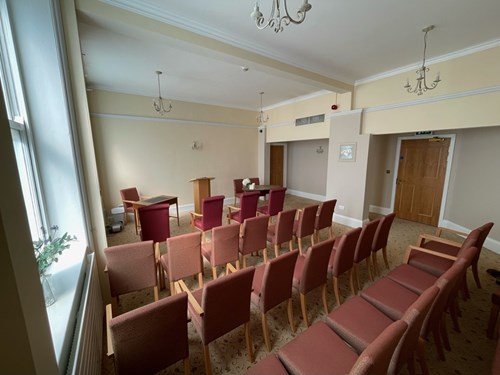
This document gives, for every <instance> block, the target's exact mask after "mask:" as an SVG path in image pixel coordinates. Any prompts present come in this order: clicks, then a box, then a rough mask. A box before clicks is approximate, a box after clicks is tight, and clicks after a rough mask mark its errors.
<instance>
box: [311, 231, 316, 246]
mask: <svg viewBox="0 0 500 375" xmlns="http://www.w3.org/2000/svg"><path fill="white" fill-rule="evenodd" d="M314 243H315V241H314V233H313V234H311V245H314Z"/></svg>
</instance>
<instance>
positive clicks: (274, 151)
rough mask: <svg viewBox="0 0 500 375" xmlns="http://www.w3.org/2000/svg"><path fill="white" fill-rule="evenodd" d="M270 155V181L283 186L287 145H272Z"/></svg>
mask: <svg viewBox="0 0 500 375" xmlns="http://www.w3.org/2000/svg"><path fill="white" fill-rule="evenodd" d="M269 154H270V157H269V183H270V184H271V185H278V186H283V182H284V178H283V175H284V171H285V146H284V145H271V147H270V152H269Z"/></svg>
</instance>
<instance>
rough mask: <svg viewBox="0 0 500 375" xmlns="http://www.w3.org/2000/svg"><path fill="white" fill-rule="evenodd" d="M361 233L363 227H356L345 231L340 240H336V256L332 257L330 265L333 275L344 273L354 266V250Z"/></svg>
mask: <svg viewBox="0 0 500 375" xmlns="http://www.w3.org/2000/svg"><path fill="white" fill-rule="evenodd" d="M360 233H361V228H354V229H351V230H350V231H348V232H347V233H344V234H343V235H342V236H341V237H340V239H339V240H338V241H335V245H334V248H335V249H336V251H335V256H333V253H332V257H331V258H330V267H331V269H332V274H333V276H339V275H342V274H343V273H344V272H347V271H349V270H350V269H351V268H352V264H353V260H354V250H356V244H357V243H358V238H359V235H360Z"/></svg>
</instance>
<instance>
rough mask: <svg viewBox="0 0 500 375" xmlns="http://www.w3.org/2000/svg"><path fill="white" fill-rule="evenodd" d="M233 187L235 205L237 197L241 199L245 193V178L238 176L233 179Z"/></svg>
mask: <svg viewBox="0 0 500 375" xmlns="http://www.w3.org/2000/svg"><path fill="white" fill-rule="evenodd" d="M233 189H234V205H235V206H236V199H240V197H241V195H242V194H243V179H242V178H236V179H234V180H233Z"/></svg>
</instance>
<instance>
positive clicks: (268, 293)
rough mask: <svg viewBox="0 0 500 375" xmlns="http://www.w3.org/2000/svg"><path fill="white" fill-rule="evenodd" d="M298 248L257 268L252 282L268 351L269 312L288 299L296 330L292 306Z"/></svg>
mask: <svg viewBox="0 0 500 375" xmlns="http://www.w3.org/2000/svg"><path fill="white" fill-rule="evenodd" d="M298 255H299V252H298V250H294V251H292V252H289V253H285V254H283V255H280V256H279V257H277V258H274V259H272V260H270V261H269V262H267V263H266V264H262V265H260V266H258V267H257V268H256V269H255V274H254V277H253V283H252V302H253V303H254V304H255V305H256V306H257V307H258V308H259V310H260V315H261V318H262V332H263V335H264V341H265V343H266V348H267V351H268V352H270V351H271V343H270V340H269V328H268V324H267V312H268V311H269V310H271V309H272V308H273V307H275V306H277V305H279V304H280V303H282V302H284V301H288V320H289V322H290V328H291V329H292V331H293V332H295V325H294V323H293V308H292V279H293V270H294V269H295V263H296V261H297V256H298Z"/></svg>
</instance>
